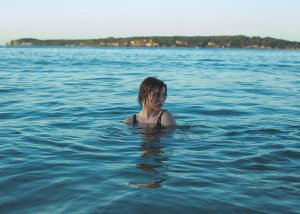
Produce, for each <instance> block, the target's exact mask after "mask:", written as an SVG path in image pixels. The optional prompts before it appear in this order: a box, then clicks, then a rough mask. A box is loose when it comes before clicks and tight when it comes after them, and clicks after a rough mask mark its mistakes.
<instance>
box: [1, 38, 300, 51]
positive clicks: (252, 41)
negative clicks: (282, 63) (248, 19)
mask: <svg viewBox="0 0 300 214" xmlns="http://www.w3.org/2000/svg"><path fill="white" fill-rule="evenodd" d="M6 45H8V46H121V47H122V46H125V47H126V46H129V47H190V48H261V49H300V42H292V41H287V40H282V39H275V38H271V37H265V38H261V37H258V36H255V37H247V36H241V35H240V36H152V37H126V38H114V37H108V38H100V39H80V40H38V39H34V38H24V39H18V40H12V41H10V42H8V43H7V44H6Z"/></svg>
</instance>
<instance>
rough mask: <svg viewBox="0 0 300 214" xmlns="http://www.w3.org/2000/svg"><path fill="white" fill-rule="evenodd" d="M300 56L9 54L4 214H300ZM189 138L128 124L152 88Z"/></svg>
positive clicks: (0, 176) (92, 51) (2, 133)
mask: <svg viewBox="0 0 300 214" xmlns="http://www.w3.org/2000/svg"><path fill="white" fill-rule="evenodd" d="M299 59H300V52H299V51H284V50H242V49H185V48H180V49H179V48H93V47H88V48H80V47H2V48H0V82H1V84H0V160H1V162H0V189H1V195H0V212H1V213H298V212H299V210H300V205H299V198H300V193H299V192H300V173H299V168H300V104H299V103H300V96H299V94H300V73H299V71H300V60H299ZM147 76H156V77H158V78H160V79H162V80H164V81H165V82H166V84H167V85H168V99H167V102H166V104H165V108H166V109H168V110H169V111H170V112H172V113H173V115H174V116H175V118H176V120H177V123H178V126H177V128H176V129H175V130H163V131H160V132H156V131H153V130H151V129H140V128H138V127H134V126H126V125H124V124H122V121H123V119H124V118H125V117H127V116H129V115H132V114H134V113H136V112H138V111H139V105H138V103H137V101H136V98H137V92H138V88H139V84H140V82H141V81H142V80H143V79H144V78H145V77H147Z"/></svg>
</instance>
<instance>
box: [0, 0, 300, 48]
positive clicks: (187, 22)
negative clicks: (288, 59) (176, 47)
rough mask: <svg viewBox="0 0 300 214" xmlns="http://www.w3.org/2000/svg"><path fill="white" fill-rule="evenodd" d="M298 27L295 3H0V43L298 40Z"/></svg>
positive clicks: (299, 8)
mask: <svg viewBox="0 0 300 214" xmlns="http://www.w3.org/2000/svg"><path fill="white" fill-rule="evenodd" d="M299 23H300V0H151V1H149V0H148V1H145V0H105V1H104V0H0V44H4V43H5V42H6V41H8V40H12V39H19V38H37V39H86V38H91V39H92V38H101V37H109V36H113V37H127V36H174V35H185V36H206V35H247V36H261V37H266V36H270V37H275V38H280V39H286V40H292V41H300V24H299Z"/></svg>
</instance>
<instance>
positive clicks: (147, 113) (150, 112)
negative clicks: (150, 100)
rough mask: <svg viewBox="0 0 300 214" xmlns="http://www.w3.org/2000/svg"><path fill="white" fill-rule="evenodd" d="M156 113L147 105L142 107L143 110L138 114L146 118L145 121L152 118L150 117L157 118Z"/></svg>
mask: <svg viewBox="0 0 300 214" xmlns="http://www.w3.org/2000/svg"><path fill="white" fill-rule="evenodd" d="M158 113H159V111H157V110H154V109H153V108H151V107H149V106H147V105H144V106H143V110H142V111H141V112H140V114H141V116H142V117H144V118H146V119H147V120H148V119H150V118H152V117H155V116H157V115H158Z"/></svg>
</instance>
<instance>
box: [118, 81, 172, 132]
mask: <svg viewBox="0 0 300 214" xmlns="http://www.w3.org/2000/svg"><path fill="white" fill-rule="evenodd" d="M166 99H167V85H166V84H165V83H164V82H163V81H161V80H159V79H157V78H154V77H147V78H146V79H144V81H143V82H142V84H141V85H140V91H139V96H138V99H137V100H138V102H139V104H140V105H141V107H142V111H140V112H139V113H138V114H134V115H133V116H130V117H128V118H126V119H125V120H124V123H125V124H140V125H142V124H143V125H146V126H147V127H151V128H160V127H162V126H174V125H176V121H175V118H174V117H173V116H172V114H171V113H170V112H168V111H167V110H165V109H162V106H163V104H164V102H165V101H166Z"/></svg>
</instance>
